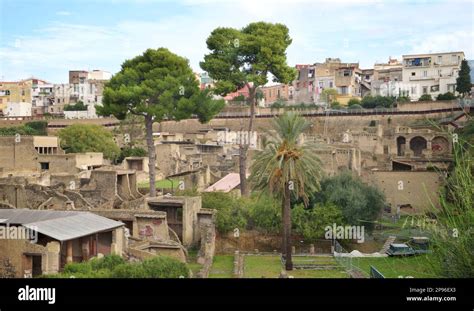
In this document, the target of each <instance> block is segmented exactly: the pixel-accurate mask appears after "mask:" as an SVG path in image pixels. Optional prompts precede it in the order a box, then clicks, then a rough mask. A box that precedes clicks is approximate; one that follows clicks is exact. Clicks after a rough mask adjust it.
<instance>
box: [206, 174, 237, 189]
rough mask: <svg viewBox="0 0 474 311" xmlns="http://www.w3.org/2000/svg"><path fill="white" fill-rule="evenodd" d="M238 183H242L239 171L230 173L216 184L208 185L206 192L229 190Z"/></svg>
mask: <svg viewBox="0 0 474 311" xmlns="http://www.w3.org/2000/svg"><path fill="white" fill-rule="evenodd" d="M238 185H240V175H239V174H238V173H229V174H227V175H226V176H225V177H224V178H222V179H220V180H218V181H217V182H216V183H215V184H213V185H211V186H209V187H207V188H206V189H205V190H204V192H213V191H223V192H229V191H231V190H232V189H234V188H235V187H237V186H238Z"/></svg>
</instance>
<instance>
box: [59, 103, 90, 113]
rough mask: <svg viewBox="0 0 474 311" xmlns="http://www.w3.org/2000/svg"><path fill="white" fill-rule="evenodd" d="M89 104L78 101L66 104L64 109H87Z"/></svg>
mask: <svg viewBox="0 0 474 311" xmlns="http://www.w3.org/2000/svg"><path fill="white" fill-rule="evenodd" d="M85 110H87V106H86V105H84V103H83V102H81V101H78V102H77V103H75V104H69V105H64V111H85Z"/></svg>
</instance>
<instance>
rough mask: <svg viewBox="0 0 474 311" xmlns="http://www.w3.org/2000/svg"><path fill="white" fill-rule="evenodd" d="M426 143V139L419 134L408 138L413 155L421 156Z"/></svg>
mask: <svg viewBox="0 0 474 311" xmlns="http://www.w3.org/2000/svg"><path fill="white" fill-rule="evenodd" d="M427 145H428V143H427V141H426V139H425V138H423V137H421V136H415V137H413V138H412V139H411V140H410V149H411V150H412V151H413V155H414V156H415V157H421V156H422V155H423V150H425V149H426V148H427Z"/></svg>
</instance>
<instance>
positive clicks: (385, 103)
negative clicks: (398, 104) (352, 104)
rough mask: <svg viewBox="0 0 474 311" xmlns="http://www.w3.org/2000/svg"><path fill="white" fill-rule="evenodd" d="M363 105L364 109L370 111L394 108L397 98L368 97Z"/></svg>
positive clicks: (363, 101) (365, 97)
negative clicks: (379, 108) (378, 108)
mask: <svg viewBox="0 0 474 311" xmlns="http://www.w3.org/2000/svg"><path fill="white" fill-rule="evenodd" d="M361 105H362V107H364V108H368V109H373V108H376V107H383V108H392V107H394V106H395V97H392V96H380V95H378V96H371V95H367V96H364V98H362V101H361Z"/></svg>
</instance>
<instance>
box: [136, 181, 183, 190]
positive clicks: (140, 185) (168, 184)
mask: <svg viewBox="0 0 474 311" xmlns="http://www.w3.org/2000/svg"><path fill="white" fill-rule="evenodd" d="M178 183H179V180H178V179H171V180H169V179H162V180H158V181H156V182H155V187H156V188H165V189H171V188H174V189H176V188H177V187H178ZM149 187H150V182H149V181H145V182H141V183H138V188H149Z"/></svg>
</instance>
